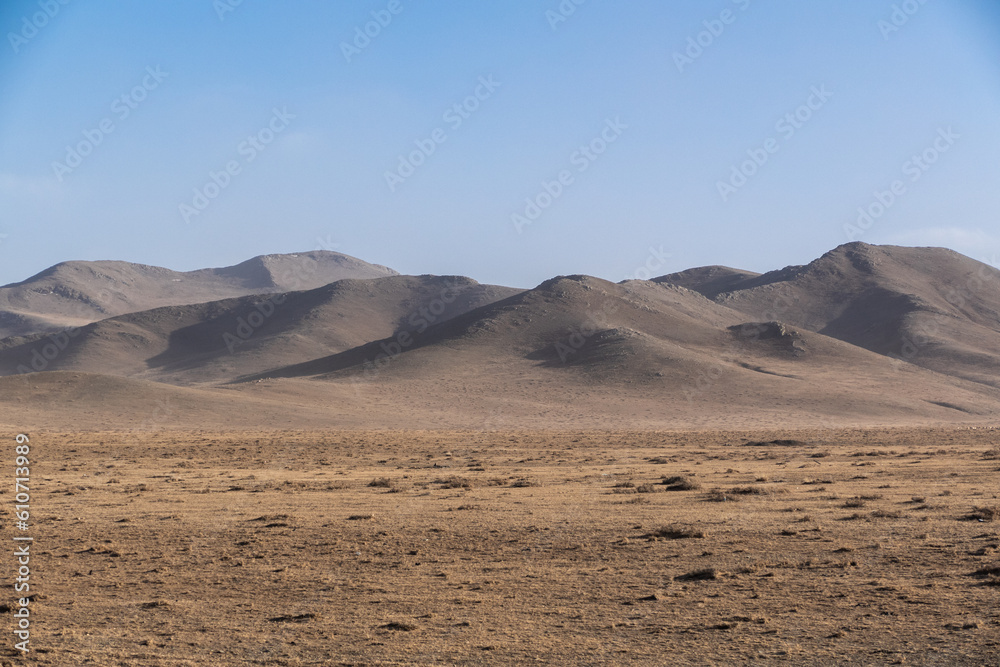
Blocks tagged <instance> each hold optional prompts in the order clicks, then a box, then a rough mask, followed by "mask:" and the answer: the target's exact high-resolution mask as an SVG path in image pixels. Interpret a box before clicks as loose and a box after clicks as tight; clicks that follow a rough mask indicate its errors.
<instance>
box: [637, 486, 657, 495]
mask: <svg viewBox="0 0 1000 667" xmlns="http://www.w3.org/2000/svg"><path fill="white" fill-rule="evenodd" d="M635 491H636V493H653V492H655V491H656V487H655V486H653V485H652V484H640V485H639V486H637V487H636V488H635Z"/></svg>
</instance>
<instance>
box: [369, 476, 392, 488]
mask: <svg viewBox="0 0 1000 667" xmlns="http://www.w3.org/2000/svg"><path fill="white" fill-rule="evenodd" d="M368 486H370V487H373V488H376V489H391V488H392V481H391V480H390V479H389V478H388V477H377V478H375V479H373V480H372V481H370V482H368Z"/></svg>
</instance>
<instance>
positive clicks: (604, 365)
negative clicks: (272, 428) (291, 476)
mask: <svg viewBox="0 0 1000 667" xmlns="http://www.w3.org/2000/svg"><path fill="white" fill-rule="evenodd" d="M241 275H242V276H243V279H244V280H246V281H248V282H249V283H250V284H252V285H254V286H255V287H254V288H253V289H260V286H262V285H267V284H273V285H278V284H280V281H276V280H274V279H273V276H272V277H271V278H266V277H264V278H261V277H259V276H258V278H255V279H251V277H250V276H248V275H247V274H245V273H241ZM998 278H1000V272H997V271H995V270H994V269H991V268H990V267H987V266H985V265H983V264H980V263H978V262H974V261H973V260H971V259H969V258H967V257H963V256H961V255H957V254H956V253H952V252H950V251H945V250H940V249H927V248H895V247H873V246H867V245H864V244H850V245H847V246H842V247H840V248H837V249H835V250H834V251H832V252H830V253H827V254H826V255H824V256H823V257H821V258H820V259H817V260H816V261H814V262H812V263H810V264H809V265H807V266H793V267H787V268H785V269H782V270H780V271H774V272H770V273H765V274H762V275H759V274H754V273H750V272H745V271H739V270H736V269H729V268H725V267H707V268H704V269H693V270H689V271H685V272H683V273H681V274H674V275H673V276H665V277H663V278H661V279H658V280H657V281H626V282H623V283H619V284H615V283H610V282H607V281H604V280H600V279H597V278H591V277H587V276H568V277H558V278H553V279H551V280H548V281H545V282H544V283H542V284H541V285H539V286H538V287H536V288H535V289H531V290H526V291H525V290H516V289H512V288H504V287H497V286H490V285H480V284H479V283H476V282H475V281H473V280H471V279H468V278H455V277H450V278H446V277H434V276H419V277H408V276H392V277H385V278H379V279H370V280H340V281H338V282H335V283H332V284H329V285H324V286H322V287H319V288H316V289H312V290H305V291H296V292H291V293H284V292H282V293H280V294H257V295H255V296H249V297H246V296H245V297H240V298H235V299H226V300H221V301H212V302H208V303H201V304H194V305H184V306H168V307H161V308H155V309H151V310H145V311H142V312H135V313H130V314H126V315H120V316H117V317H112V318H107V319H104V320H101V321H99V322H95V323H91V324H89V325H87V326H84V327H82V328H80V329H79V330H76V331H71V332H66V333H56V334H36V335H33V336H28V337H12V338H7V339H4V340H0V374H17V373H21V372H23V371H26V370H32V369H33V370H44V371H46V373H42V374H41V375H39V376H36V375H33V374H29V375H25V376H24V377H25V378H35V377H38V378H39V380H38V382H39V383H42V379H41V378H44V377H47V376H49V375H50V373H48V372H49V371H53V370H60V371H71V372H73V373H76V375H72V376H67V375H66V373H65V372H63V373H57V374H56V376H58V377H59V378H62V379H61V380H59V382H57V383H55V384H51V385H44V384H40V385H39V386H49V387H50V389H51V391H48V392H46V391H43V390H41V389H39V390H38V391H36V392H35V394H34V395H35V396H36V400H33V401H32V404H31V406H30V407H31V409H32V410H34V412H30V411H27V410H28V407H29V406H28V405H26V404H24V403H23V402H21V401H19V400H18V399H17V398H16V397H9V398H7V399H4V401H3V407H4V409H5V410H6V411H7V412H6V413H5V414H7V415H8V418H14V419H15V421H16V418H18V417H19V416H21V417H23V418H24V419H29V418H32V419H33V418H35V417H37V416H38V415H41V416H42V418H44V415H45V414H47V413H46V412H45V410H44V409H43V410H41V411H39V410H40V408H39V406H40V405H43V404H44V405H47V406H48V410H49V411H50V412H51V413H52V414H53V415H54V417H53V419H64V420H65V419H67V418H69V417H68V416H69V415H72V418H73V419H74V420H83V421H85V422H86V423H95V422H97V423H101V424H104V423H107V422H108V421H109V420H110V421H114V416H115V415H117V418H120V419H122V420H125V421H130V422H131V421H135V419H136V414H135V411H136V410H138V411H139V414H142V410H144V409H145V408H144V407H142V406H145V405H146V403H148V401H145V402H144V403H142V405H141V406H138V405H137V404H134V402H133V401H130V400H128V391H123V390H121V389H120V387H122V386H125V385H121V384H120V381H119V380H113V379H110V378H108V377H107V376H110V375H115V376H121V377H124V378H128V379H129V380H130V381H136V380H143V381H145V384H142V385H141V387H140V385H135V386H136V387H137V392H139V395H143V396H147V397H148V396H151V395H153V394H155V393H156V387H158V386H162V385H161V384H159V383H169V384H172V385H182V386H186V387H190V386H192V385H198V390H199V391H204V392H206V395H207V394H211V395H213V396H215V395H217V396H218V398H219V400H221V401H222V403H220V404H219V405H226V406H229V407H227V408H225V409H226V414H225V415H224V418H223V416H220V417H219V419H221V420H222V421H221V422H219V423H225V424H228V423H229V422H230V421H231V420H232V419H233V417H234V415H236V414H238V415H239V416H240V419H243V420H245V421H246V423H247V424H259V425H266V424H268V423H272V422H273V419H274V417H273V415H274V414H280V406H287V408H288V414H289V415H295V417H294V419H300V420H303V422H302V423H309V424H310V425H314V426H341V427H352V428H354V427H366V428H389V427H399V428H403V427H414V428H437V427H448V428H451V427H462V428H474V429H492V428H495V427H500V426H503V427H505V428H512V427H518V428H520V427H525V428H536V427H559V428H573V427H586V428H620V427H624V426H629V427H633V426H634V427H655V428H674V427H678V428H681V427H684V428H691V427H704V426H712V427H734V428H744V427H747V426H766V427H784V426H788V425H792V424H795V425H798V426H802V427H810V428H812V427H817V426H821V427H834V426H837V427H840V426H847V425H863V424H873V423H877V424H927V423H952V422H968V423H984V422H988V421H989V420H991V419H995V416H996V414H997V410H998V407H1000V389H998V387H997V386H996V383H997V379H996V377H995V376H996V372H995V371H996V368H997V366H996V362H997V360H998V359H1000V300H998V295H997V292H996V290H995V284H996V281H997V279H998ZM709 297H711V298H709ZM71 334H72V335H71ZM910 346H912V347H910ZM905 361H910V362H913V363H903V362H905ZM921 366H923V367H921ZM67 378H71V379H67ZM101 378H104V379H103V380H102V379H101ZM150 381H155V382H150ZM45 382H49V381H48V380H46V381H45ZM116 383H117V384H116ZM19 386H23V385H18V384H16V383H14V379H13V378H9V379H4V380H2V381H0V388H2V389H3V390H4V391H7V390H11V391H14V389H15V388H16V387H19ZM32 386H33V385H32ZM128 386H132V385H128ZM109 387H115V388H117V389H115V392H114V393H112V394H109V393H108V392H109V391H110V389H109ZM88 388H89V389H88ZM904 388H905V389H904ZM140 389H141V391H140ZM176 389H177V387H166V388H164V389H163V391H164V392H165V393H166V394H167V395H170V396H175V393H172V392H175V391H176ZM199 395H200V394H199ZM68 396H72V397H73V398H72V409H70V405H69V399H68V398H67V397H68ZM178 396H179V395H178ZM45 397H48V398H45ZM244 398H245V399H246V401H247V402H246V403H245V404H241V403H240V401H242V400H243V399H244ZM144 400H145V399H144ZM178 400H179V398H178ZM213 400H214V399H213ZM182 404H183V403H182ZM208 404H211V402H207V403H206V405H208ZM240 405H243V407H237V406H240ZM275 410H277V413H276V412H275ZM209 412H211V411H209ZM207 414H209V413H208V412H205V411H204V410H202V411H198V412H197V413H196V414H195V416H194V417H192V418H193V419H196V420H205V419H208V417H206V415H207ZM179 419H180V421H184V419H186V418H179ZM209 421H211V420H209ZM286 421H287V420H286ZM43 423H44V422H43ZM48 423H50V424H51V423H53V422H48ZM213 423H214V422H213ZM283 423H285V422H283Z"/></svg>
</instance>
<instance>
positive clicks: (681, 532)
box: [642, 525, 705, 540]
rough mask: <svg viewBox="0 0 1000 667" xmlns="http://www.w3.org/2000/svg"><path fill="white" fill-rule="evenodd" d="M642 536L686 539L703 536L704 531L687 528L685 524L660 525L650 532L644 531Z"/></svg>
mask: <svg viewBox="0 0 1000 667" xmlns="http://www.w3.org/2000/svg"><path fill="white" fill-rule="evenodd" d="M642 537H645V538H663V539H665V540H686V539H700V538H703V537H705V533H704V531H701V530H696V529H694V528H688V527H686V526H677V525H669V526H661V527H659V528H657V529H656V530H654V531H652V532H650V533H646V534H645V535H643V536H642Z"/></svg>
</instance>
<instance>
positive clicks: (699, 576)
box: [674, 567, 719, 581]
mask: <svg viewBox="0 0 1000 667" xmlns="http://www.w3.org/2000/svg"><path fill="white" fill-rule="evenodd" d="M718 578H719V573H718V572H717V571H716V569H715V568H713V567H706V568H703V569H701V570H695V571H693V572H688V573H687V574H681V575H678V576H676V577H674V581H715V580H716V579H718Z"/></svg>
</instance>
